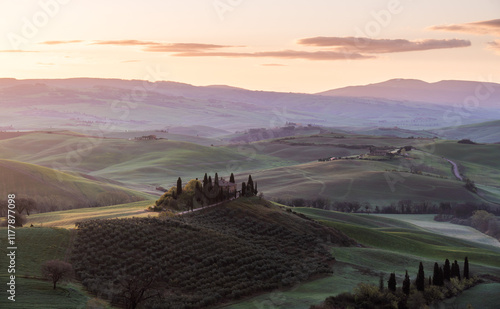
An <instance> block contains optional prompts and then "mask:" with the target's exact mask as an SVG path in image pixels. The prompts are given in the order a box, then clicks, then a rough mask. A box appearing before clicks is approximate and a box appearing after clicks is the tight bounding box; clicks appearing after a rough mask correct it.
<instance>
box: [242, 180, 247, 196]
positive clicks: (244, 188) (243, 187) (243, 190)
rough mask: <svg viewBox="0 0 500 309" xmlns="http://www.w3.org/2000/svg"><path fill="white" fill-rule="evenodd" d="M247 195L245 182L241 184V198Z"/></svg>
mask: <svg viewBox="0 0 500 309" xmlns="http://www.w3.org/2000/svg"><path fill="white" fill-rule="evenodd" d="M246 194H247V184H246V183H245V182H242V183H241V196H245V195H246Z"/></svg>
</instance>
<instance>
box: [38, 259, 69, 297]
mask: <svg viewBox="0 0 500 309" xmlns="http://www.w3.org/2000/svg"><path fill="white" fill-rule="evenodd" d="M42 275H43V276H44V277H45V278H47V279H49V280H52V284H53V288H54V290H55V289H56V284H57V282H59V281H61V280H68V279H71V278H72V276H73V267H72V266H71V264H70V263H66V262H64V261H60V260H50V261H47V262H45V263H43V265H42Z"/></svg>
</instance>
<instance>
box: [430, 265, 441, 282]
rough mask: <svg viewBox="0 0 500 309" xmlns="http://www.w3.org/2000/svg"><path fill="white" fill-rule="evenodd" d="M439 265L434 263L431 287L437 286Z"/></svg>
mask: <svg viewBox="0 0 500 309" xmlns="http://www.w3.org/2000/svg"><path fill="white" fill-rule="evenodd" d="M438 283H439V265H438V263H437V262H436V263H434V272H433V273H432V285H439V284H438Z"/></svg>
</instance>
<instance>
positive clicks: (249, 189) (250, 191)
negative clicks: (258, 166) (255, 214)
mask: <svg viewBox="0 0 500 309" xmlns="http://www.w3.org/2000/svg"><path fill="white" fill-rule="evenodd" d="M247 192H248V195H249V196H252V195H253V180H252V175H248V181H247Z"/></svg>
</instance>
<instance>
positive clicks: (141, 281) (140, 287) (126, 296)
mask: <svg viewBox="0 0 500 309" xmlns="http://www.w3.org/2000/svg"><path fill="white" fill-rule="evenodd" d="M118 282H119V286H120V290H121V291H120V292H121V298H122V299H123V303H124V305H125V308H126V309H136V308H137V307H138V306H139V304H140V303H142V302H144V301H146V300H148V299H150V298H153V297H159V293H158V292H157V291H154V284H153V283H154V277H149V278H136V277H132V276H126V277H125V276H124V277H121V278H119V279H118Z"/></svg>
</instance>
